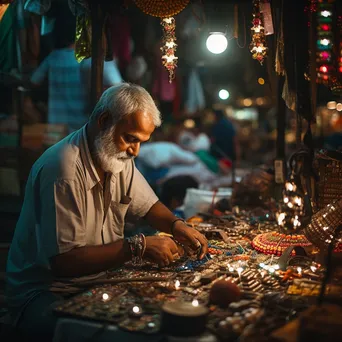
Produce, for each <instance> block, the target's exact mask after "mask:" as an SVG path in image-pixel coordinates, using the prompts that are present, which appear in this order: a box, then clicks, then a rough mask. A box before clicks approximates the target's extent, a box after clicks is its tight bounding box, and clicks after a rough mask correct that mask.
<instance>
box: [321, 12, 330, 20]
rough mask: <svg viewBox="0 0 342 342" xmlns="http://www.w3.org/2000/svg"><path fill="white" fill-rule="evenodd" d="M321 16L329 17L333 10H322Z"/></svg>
mask: <svg viewBox="0 0 342 342" xmlns="http://www.w3.org/2000/svg"><path fill="white" fill-rule="evenodd" d="M321 16H322V17H325V18H328V17H330V16H331V12H330V11H322V12H321Z"/></svg>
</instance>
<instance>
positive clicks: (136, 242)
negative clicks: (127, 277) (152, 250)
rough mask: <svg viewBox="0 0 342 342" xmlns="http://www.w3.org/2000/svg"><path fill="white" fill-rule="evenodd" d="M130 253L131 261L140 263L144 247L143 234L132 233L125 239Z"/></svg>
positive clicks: (136, 263)
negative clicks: (132, 234)
mask: <svg viewBox="0 0 342 342" xmlns="http://www.w3.org/2000/svg"><path fill="white" fill-rule="evenodd" d="M127 242H128V245H129V248H130V250H131V255H132V263H133V264H134V265H140V264H141V263H142V257H143V255H144V253H145V249H146V239H145V235H144V234H138V235H134V236H132V237H129V238H128V239H127Z"/></svg>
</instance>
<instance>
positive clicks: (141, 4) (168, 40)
mask: <svg viewBox="0 0 342 342" xmlns="http://www.w3.org/2000/svg"><path fill="white" fill-rule="evenodd" d="M189 1H190V0H169V1H165V0H134V2H135V4H136V6H137V7H138V8H139V9H140V10H142V11H143V12H144V13H146V14H149V15H152V16H154V17H159V18H161V21H160V24H161V25H162V27H163V40H162V41H163V46H162V47H161V48H160V50H161V51H162V63H163V66H164V67H165V68H166V70H167V71H168V72H169V81H170V83H171V82H172V80H173V79H174V77H175V69H176V67H177V60H178V57H176V56H175V52H176V48H177V44H176V33H175V32H176V20H175V18H174V17H173V16H174V15H176V14H178V13H179V12H181V11H182V10H183V9H184V8H185V7H186V6H187V4H188V3H189Z"/></svg>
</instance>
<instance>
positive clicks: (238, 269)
mask: <svg viewBox="0 0 342 342" xmlns="http://www.w3.org/2000/svg"><path fill="white" fill-rule="evenodd" d="M236 271H237V273H238V275H239V277H240V276H241V273H242V271H243V268H242V267H238V268H237V269H236Z"/></svg>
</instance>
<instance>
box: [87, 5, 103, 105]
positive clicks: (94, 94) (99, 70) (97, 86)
mask: <svg viewBox="0 0 342 342" xmlns="http://www.w3.org/2000/svg"><path fill="white" fill-rule="evenodd" d="M104 18H105V14H104V10H103V6H102V4H101V1H99V2H98V1H92V2H91V28H92V36H91V88H90V89H91V90H90V103H91V108H92V109H93V108H94V106H95V104H96V103H97V101H98V100H99V98H100V96H101V94H102V91H103V64H104V36H103V23H104Z"/></svg>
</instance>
